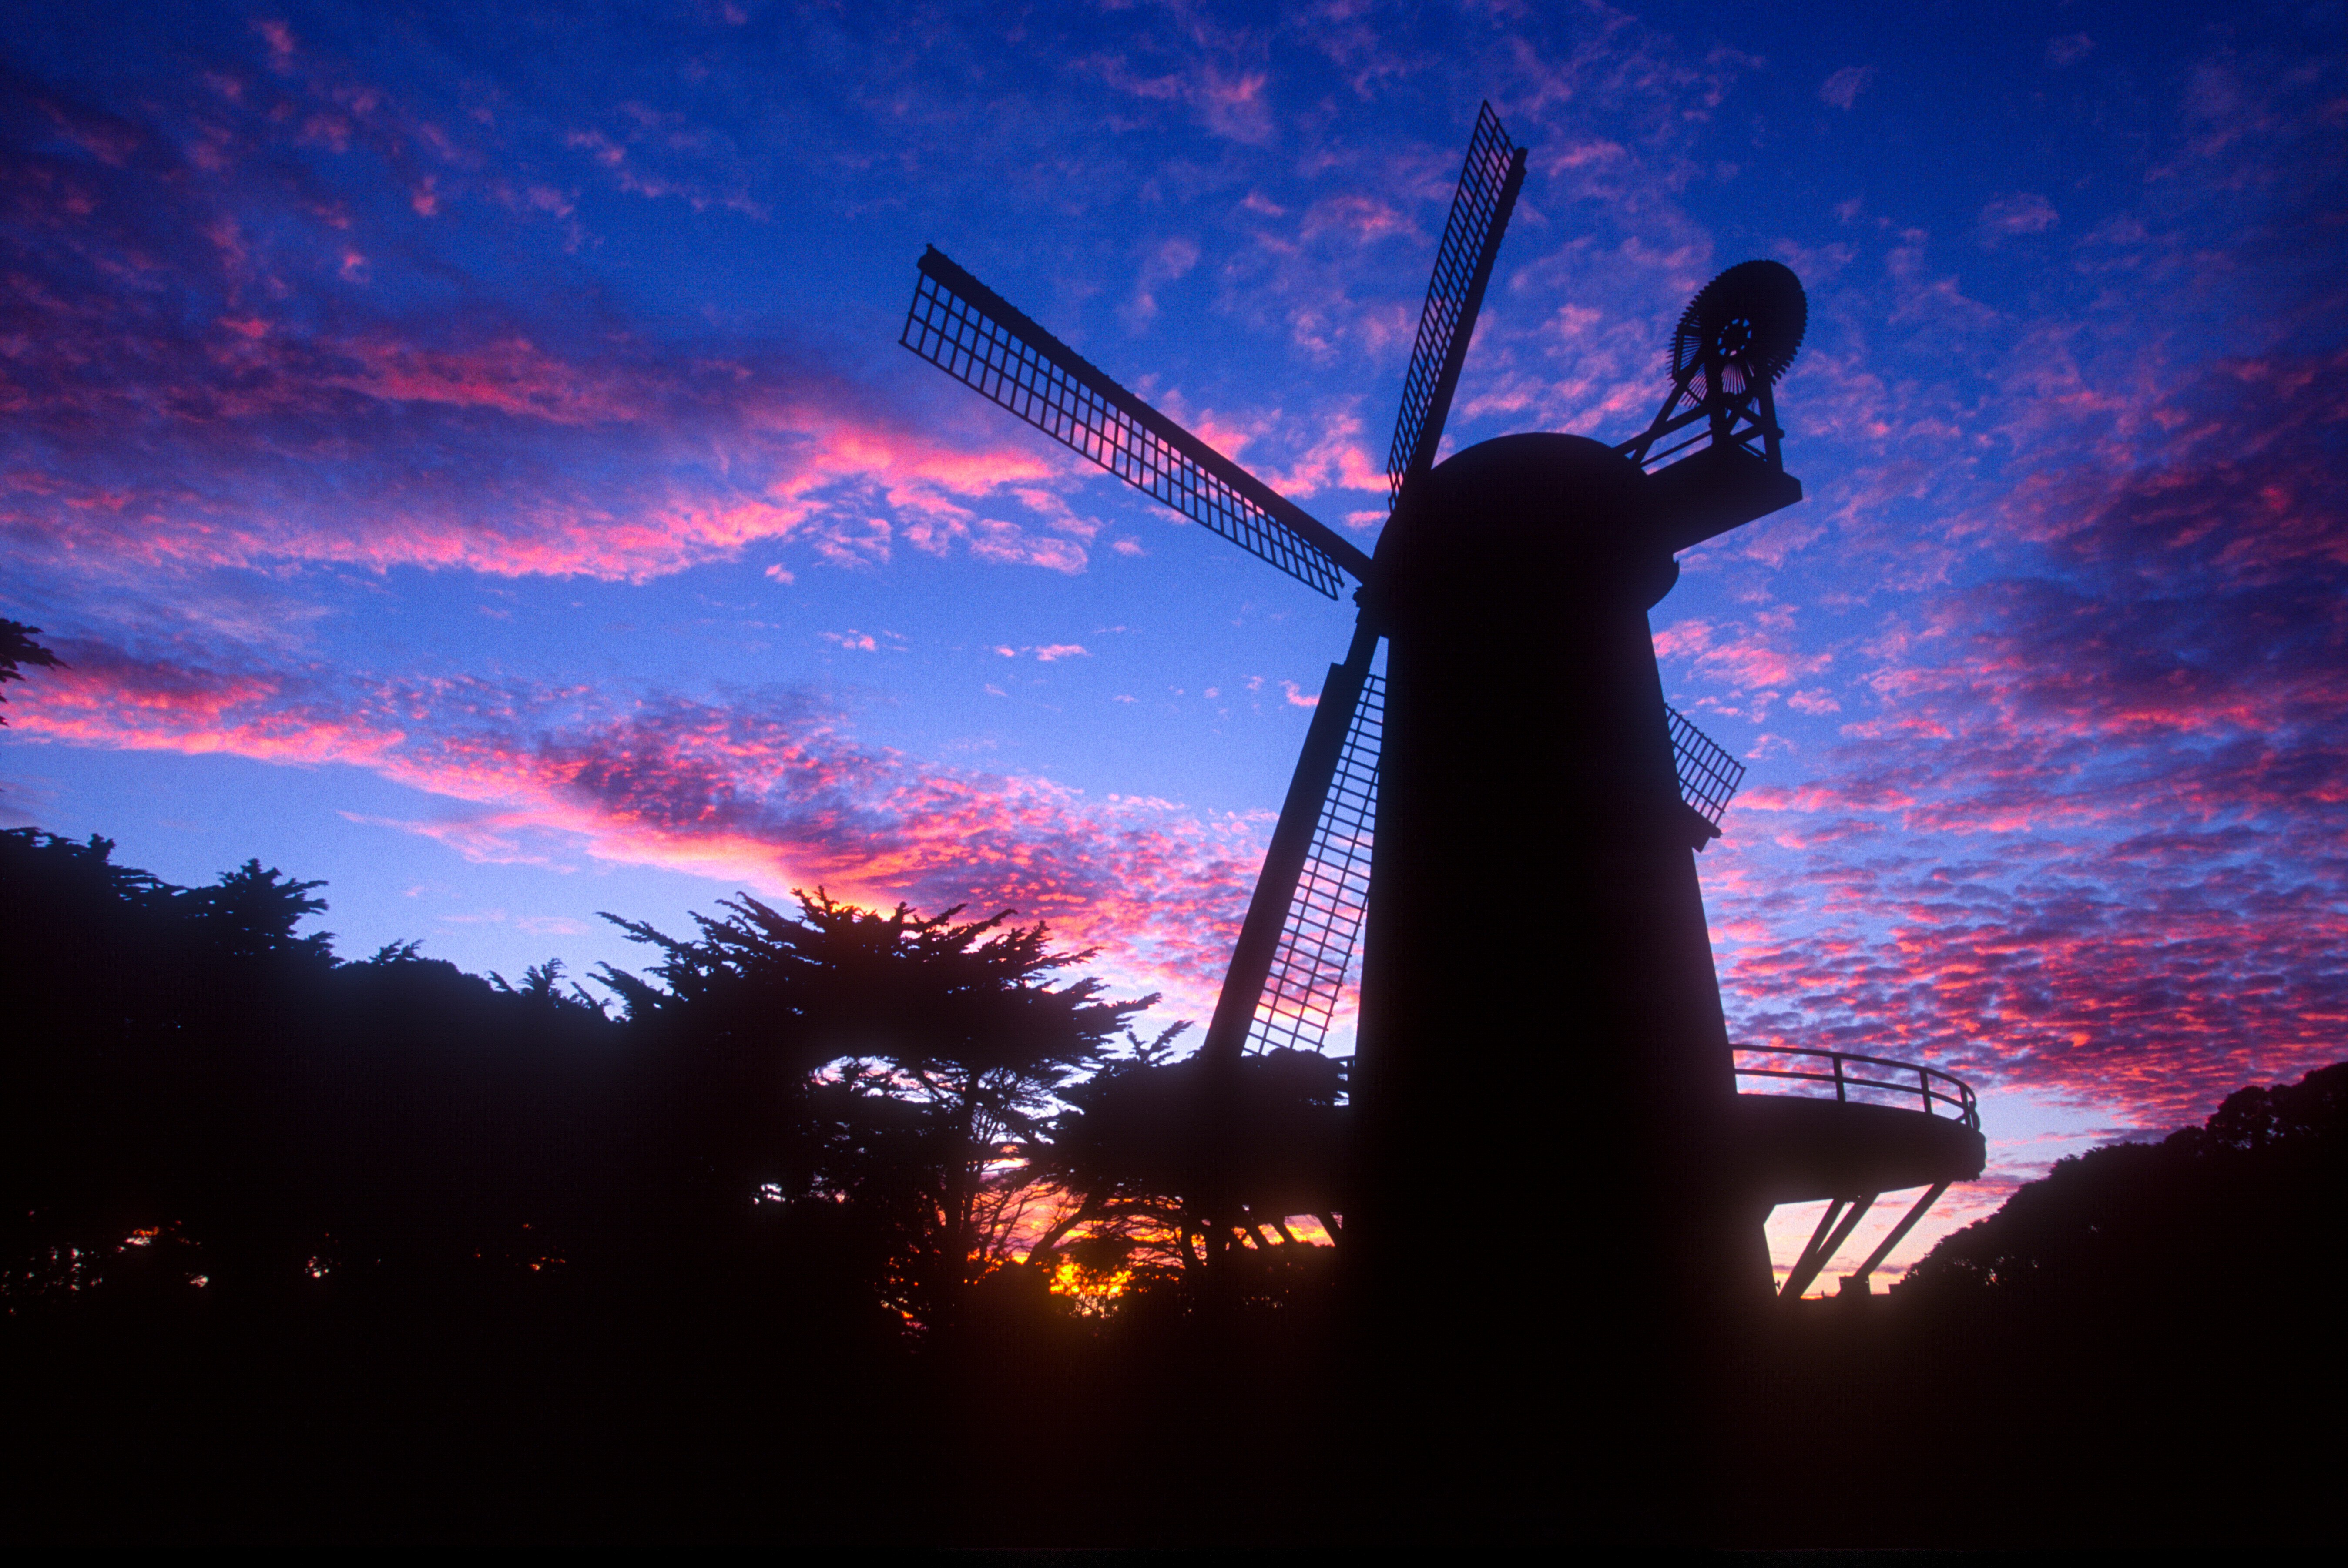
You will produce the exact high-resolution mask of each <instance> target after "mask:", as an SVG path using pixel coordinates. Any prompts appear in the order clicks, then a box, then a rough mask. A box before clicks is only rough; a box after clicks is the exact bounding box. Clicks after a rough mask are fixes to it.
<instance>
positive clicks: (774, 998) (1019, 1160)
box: [602, 888, 1157, 1321]
mask: <svg viewBox="0 0 2348 1568" xmlns="http://www.w3.org/2000/svg"><path fill="white" fill-rule="evenodd" d="M798 901H799V912H798V915H797V916H796V917H794V916H791V915H787V914H784V913H783V912H781V911H779V910H777V909H775V908H773V907H769V906H767V905H766V904H763V903H761V902H759V901H758V900H757V899H755V898H752V897H747V895H746V896H744V897H741V898H739V899H736V900H733V901H730V902H728V903H726V905H724V906H723V908H724V910H725V911H726V913H725V914H723V915H722V916H716V917H713V916H701V915H696V916H695V923H696V925H697V926H698V927H699V935H698V936H697V937H696V938H690V939H688V938H674V937H670V936H667V935H665V934H664V933H662V932H660V931H658V930H655V929H654V927H651V926H649V925H647V924H645V923H644V922H642V921H633V920H625V919H622V918H620V917H616V916H610V915H607V916H606V917H605V918H607V919H610V920H612V921H613V923H614V924H615V925H617V926H619V927H621V928H622V929H623V930H624V931H626V932H627V933H628V935H629V936H630V937H631V938H633V940H636V941H639V942H643V943H645V944H647V945H650V946H652V947H654V948H657V949H659V951H660V952H661V954H662V955H663V957H662V958H661V961H660V962H659V963H657V964H655V965H654V966H653V967H652V968H651V970H650V973H651V974H652V975H653V976H654V978H655V979H657V981H658V984H657V985H655V984H654V983H651V982H648V981H645V980H642V979H636V978H634V977H633V976H630V975H627V974H624V973H622V972H620V971H617V970H614V969H612V968H609V967H608V966H606V967H605V968H604V969H603V971H602V980H603V983H604V984H606V985H608V986H610V987H611V988H612V989H613V990H615V991H617V992H618V993H619V994H620V997H621V999H622V1000H623V1004H624V1005H625V1007H626V1008H627V1010H628V1016H629V1018H630V1020H631V1021H632V1022H634V1023H636V1024H639V1025H642V1026H644V1027H646V1028H647V1030H649V1031H650V1033H651V1034H652V1035H653V1036H654V1039H655V1040H657V1041H658V1044H657V1045H656V1046H655V1049H656V1050H659V1051H661V1052H663V1053H664V1054H665V1055H666V1056H667V1057H668V1058H669V1059H670V1061H672V1062H673V1063H675V1072H674V1074H673V1077H672V1084H673V1090H672V1093H671V1095H670V1096H669V1102H670V1105H671V1108H672V1125H675V1126H679V1127H684V1128H689V1129H690V1130H691V1134H692V1136H693V1138H694V1140H695V1143H697V1148H695V1149H693V1150H686V1149H683V1148H679V1149H678V1150H677V1151H676V1152H677V1153H684V1154H686V1155H687V1157H688V1159H689V1161H690V1163H693V1164H694V1165H695V1166H696V1167H697V1168H698V1169H699V1170H700V1171H701V1172H702V1173H705V1174H706V1176H707V1177H708V1178H709V1185H710V1188H711V1191H712V1193H713V1194H714V1195H715V1197H716V1201H717V1202H718V1203H720V1204H731V1203H740V1202H743V1201H746V1200H747V1198H748V1197H749V1195H750V1194H754V1193H757V1192H761V1191H765V1190H767V1189H772V1190H773V1191H774V1192H775V1193H776V1194H777V1195H778V1196H787V1197H790V1198H795V1199H796V1198H813V1199H816V1200H819V1201H848V1202H852V1203H854V1204H857V1205H858V1206H859V1208H860V1210H861V1212H862V1213H863V1214H865V1215H867V1216H868V1217H870V1219H872V1220H873V1221H874V1222H875V1223H876V1224H878V1225H880V1226H881V1227H882V1229H883V1231H884V1232H885V1234H886V1235H887V1237H888V1242H887V1245H886V1248H885V1251H886V1254H887V1275H888V1288H889V1290H890V1293H891V1296H893V1297H895V1298H896V1299H897V1300H898V1301H899V1303H900V1305H901V1307H902V1308H903V1309H904V1310H906V1311H907V1312H908V1313H910V1314H911V1315H912V1316H914V1317H917V1318H919V1319H921V1320H923V1321H943V1320H946V1319H950V1318H952V1317H953V1316H954V1315H955V1313H956V1312H957V1310H958V1308H959V1307H960V1304H961V1302H962V1300H963V1296H964V1295H965V1294H966V1291H967V1288H968V1286H969V1285H970V1284H971V1282H972V1280H973V1276H975V1275H976V1274H978V1273H983V1272H985V1271H986V1269H987V1268H988V1267H989V1266H991V1264H992V1261H994V1260H991V1259H990V1258H989V1257H988V1256H987V1253H988V1252H989V1250H990V1245H993V1246H994V1248H995V1249H996V1250H999V1246H1000V1244H1001V1242H1002V1239H1003V1238H1002V1221H1003V1220H1004V1218H1005V1216H1006V1215H1007V1214H1008V1213H1009V1212H1011V1209H1012V1206H1013V1205H1011V1204H1008V1203H1006V1202H1005V1199H1006V1196H1007V1195H1008V1194H1012V1193H1014V1192H1015V1191H1016V1190H1017V1189H1019V1188H1020V1187H1022V1186H1024V1185H1025V1184H1027V1183H1028V1182H1030V1181H1032V1180H1033V1179H1034V1178H1033V1168H1034V1164H1035V1154H1036V1152H1037V1150H1038V1149H1039V1148H1040V1147H1041V1146H1042V1145H1043V1143H1045V1141H1046V1139H1047V1137H1048V1131H1049V1128H1048V1123H1049V1120H1050V1118H1051V1116H1052V1114H1053V1113H1054V1112H1056V1110H1057V1108H1058V1107H1057V1103H1056V1100H1055V1098H1054V1095H1055V1092H1056V1091H1057V1090H1058V1089H1060V1088H1061V1087H1062V1086H1063V1085H1065V1084H1066V1083H1067V1082H1068V1081H1070V1080H1071V1079H1072V1078H1073V1077H1075V1076H1076V1075H1077V1074H1079V1073H1081V1072H1082V1071H1085V1070H1086V1069H1087V1068H1089V1067H1091V1066H1093V1065H1095V1064H1097V1062H1098V1061H1099V1060H1100V1058H1101V1056H1102V1053H1103V1051H1104V1050H1105V1048H1106V1045H1107V1041H1108V1040H1110V1038H1111V1037H1112V1036H1113V1035H1115V1034H1116V1032H1117V1030H1120V1029H1122V1028H1124V1026H1125V1025H1126V1023H1127V1021H1128V1020H1130V1019H1131V1018H1132V1017H1133V1015H1134V1014H1135V1013H1137V1012H1139V1011H1141V1010H1143V1009H1146V1008H1148V1007H1149V1006H1151V1005H1152V1004H1153V1003H1155V1002H1156V1000H1157V998H1156V997H1155V996H1150V997H1144V998H1139V999H1134V1000H1129V1001H1112V1000H1105V999H1102V998H1101V994H1100V993H1101V989H1102V988H1101V985H1100V982H1099V981H1097V980H1095V979H1078V980H1075V981H1073V982H1070V983H1067V984H1065V985H1058V986H1055V985H1053V984H1051V983H1049V982H1050V981H1051V979H1052V978H1053V977H1054V976H1056V975H1057V974H1059V973H1060V972H1062V971H1064V970H1066V969H1068V968H1072V967H1074V966H1076V965H1078V964H1081V963H1084V962H1086V961H1088V960H1089V959H1090V958H1092V957H1093V956H1094V955H1093V952H1092V951H1091V950H1090V949H1087V950H1085V951H1082V952H1067V951H1055V950H1054V949H1053V948H1051V947H1050V945H1049V932H1048V930H1047V929H1046V927H1045V926H1044V925H1042V924H1041V923H1038V924H1036V925H1035V926H1030V927H1018V926H1011V925H1008V924H1006V922H1008V921H1009V920H1010V918H1011V912H1010V911H1007V910H1006V911H1004V912H1001V913H998V914H996V915H994V916H992V917H988V918H986V919H983V920H970V921H963V920H959V919H958V918H957V917H959V916H960V915H961V914H962V912H963V907H964V906H960V905H957V906H955V907H953V908H950V909H947V910H945V911H944V912H942V913H941V914H938V915H934V916H926V917H925V916H922V915H918V914H916V913H914V912H913V911H912V910H911V908H910V907H907V906H905V905H902V904H900V905H898V906H897V907H895V908H894V909H893V910H891V911H889V912H886V913H883V912H881V911H879V910H872V909H863V908H859V907H856V906H853V905H849V904H843V903H840V902H838V901H836V900H834V899H833V898H831V897H829V895H828V894H827V893H825V892H824V891H823V890H822V889H820V888H819V889H817V890H816V891H815V892H814V893H812V894H809V893H804V892H803V893H800V894H798Z"/></svg>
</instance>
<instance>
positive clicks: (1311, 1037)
mask: <svg viewBox="0 0 2348 1568" xmlns="http://www.w3.org/2000/svg"><path fill="white" fill-rule="evenodd" d="M1385 686H1386V683H1385V682H1384V681H1383V680H1381V679H1379V678H1378V677H1377V676H1375V675H1372V676H1370V677H1369V678H1368V679H1366V680H1365V681H1364V682H1362V692H1361V696H1360V697H1359V698H1358V699H1357V700H1356V701H1355V702H1354V712H1353V717H1352V719H1351V721H1350V723H1348V724H1347V725H1346V729H1345V746H1344V751H1343V752H1341V753H1339V754H1338V758H1337V768H1336V772H1335V774H1334V775H1333V776H1332V777H1331V779H1330V781H1329V791H1328V794H1327V795H1326V796H1325V797H1324V798H1323V802H1322V805H1321V820H1320V822H1319V824H1318V825H1316V826H1315V827H1314V828H1313V847H1312V849H1311V850H1310V851H1309V852H1308V853H1307V854H1306V855H1305V856H1304V866H1303V871H1302V872H1301V874H1300V875H1299V876H1298V877H1297V880H1296V891H1295V893H1294V895H1293V896H1292V897H1291V899H1290V901H1289V905H1288V917H1287V919H1286V920H1284V921H1282V923H1281V927H1280V946H1279V948H1278V949H1277V950H1276V951H1275V952H1274V953H1273V955H1272V972H1271V974H1269V975H1268V976H1266V977H1265V979H1264V985H1263V992H1262V996H1260V997H1259V998H1258V999H1257V1000H1256V1006H1255V1015H1254V1017H1253V1018H1252V1019H1251V1020H1249V1024H1248V1043H1247V1049H1248V1050H1251V1051H1256V1050H1279V1049H1282V1048H1286V1049H1288V1050H1320V1049H1321V1048H1322V1046H1323V1044H1325V1043H1326V1042H1327V1040H1328V1039H1329V1026H1330V1024H1331V1022H1332V1021H1334V1019H1335V1017H1336V1012H1337V1003H1338V1000H1339V999H1340V998H1341V997H1343V995H1344V989H1345V982H1346V980H1347V979H1348V978H1350V976H1351V974H1352V971H1353V963H1354V948H1355V946H1356V945H1358V944H1359V942H1360V940H1361V935H1362V921H1363V919H1364V918H1365V917H1366V916H1367V914H1368V913H1369V906H1370V843H1371V838H1372V835H1373V834H1374V832H1375V828H1376V825H1377V818H1378V743H1379V741H1380V739H1381V738H1382V734H1383V732H1384V729H1385V711H1386V699H1385Z"/></svg>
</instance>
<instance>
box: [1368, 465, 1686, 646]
mask: <svg viewBox="0 0 2348 1568" xmlns="http://www.w3.org/2000/svg"><path fill="white" fill-rule="evenodd" d="M1653 521H1654V499H1653V495H1652V493H1651V491H1650V488H1649V486H1648V481H1647V477H1646V476H1645V475H1644V474H1643V473H1642V472H1641V471H1640V469H1639V467H1638V466H1637V465H1636V464H1634V463H1632V462H1631V460H1630V459H1629V458H1627V457H1624V456H1622V454H1621V453H1619V452H1616V451H1615V450H1614V449H1613V448H1612V447H1611V446H1605V445H1603V444H1602V443H1601V442H1597V441H1592V440H1591V439H1590V438H1589V437H1587V436H1566V435H1560V434H1557V433H1554V432H1548V431H1535V432H1528V433H1525V434H1521V435H1516V436H1498V437H1496V438H1495V439H1493V440H1490V441H1481V442H1478V443H1477V444H1476V445H1475V446H1470V447H1468V449H1467V450H1465V451H1463V452H1457V453H1455V454H1453V455H1452V456H1449V457H1447V458H1446V459H1445V460H1444V461H1442V462H1441V463H1438V464H1437V465H1436V466H1435V467H1434V468H1433V469H1431V470H1430V471H1429V472H1428V473H1427V475H1426V482H1425V485H1424V487H1423V488H1422V490H1421V492H1420V493H1419V494H1418V495H1417V496H1416V497H1414V499H1413V502H1412V504H1411V505H1410V506H1409V507H1408V508H1407V510H1406V513H1404V514H1399V515H1397V516H1396V518H1395V520H1394V522H1392V523H1391V524H1389V525H1388V528H1390V529H1400V530H1404V531H1403V532H1401V533H1400V534H1398V535H1397V536H1396V537H1395V538H1391V539H1382V540H1380V541H1379V548H1378V580H1379V593H1378V598H1379V600H1380V601H1381V609H1382V610H1383V611H1384V612H1385V614H1387V615H1389V616H1392V617H1393V618H1395V620H1397V621H1398V622H1401V623H1407V622H1409V621H1412V620H1416V616H1417V614H1418V613H1419V612H1420V611H1422V610H1426V611H1432V612H1435V613H1437V614H1440V613H1443V612H1441V611H1437V610H1436V609H1435V607H1436V606H1437V604H1438V603H1443V602H1447V601H1450V600H1454V599H1455V598H1457V596H1460V595H1467V596H1470V597H1473V598H1475V599H1478V600H1491V601H1493V602H1495V603H1498V602H1500V601H1504V600H1517V599H1519V598H1524V599H1528V600H1540V601H1545V602H1555V601H1556V600H1559V599H1560V597H1562V598H1569V599H1576V600H1584V601H1592V600H1623V601H1625V602H1627V601H1628V600H1629V599H1630V598H1631V597H1632V596H1633V595H1638V596H1642V597H1640V598H1639V601H1638V608H1641V609H1643V608H1644V607H1645V606H1646V605H1648V604H1651V603H1653V600H1654V598H1656V597H1659V596H1660V595H1661V594H1662V592H1663V590H1664V589H1667V588H1668V587H1669V586H1670V581H1669V579H1670V574H1671V571H1672V560H1671V554H1670V552H1669V550H1667V549H1665V548H1662V546H1661V545H1660V544H1659V543H1658V542H1657V537H1656V534H1655V530H1654V528H1653Z"/></svg>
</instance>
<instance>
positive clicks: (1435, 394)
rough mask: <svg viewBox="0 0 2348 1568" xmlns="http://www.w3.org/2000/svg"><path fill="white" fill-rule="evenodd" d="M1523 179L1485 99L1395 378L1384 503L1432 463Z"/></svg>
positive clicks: (1520, 156)
mask: <svg viewBox="0 0 2348 1568" xmlns="http://www.w3.org/2000/svg"><path fill="white" fill-rule="evenodd" d="M1524 183H1525V149H1522V148H1520V147H1518V146H1516V145H1515V144H1514V143H1512V142H1510V141H1509V133H1508V132H1507V131H1505V130H1503V129H1501V128H1500V117H1499V116H1498V115H1496V114H1494V113H1493V112H1492V106H1491V105H1490V104H1486V105H1485V106H1484V108H1483V112H1482V113H1481V114H1479V115H1478V116H1477V117H1476V134H1475V136H1474V137H1473V138H1470V139H1469V140H1468V162H1467V166H1466V167H1465V168H1463V169H1460V171H1459V189H1458V190H1457V192H1456V193H1454V194H1453V196H1452V198H1451V217H1450V219H1449V220H1448V221H1447V222H1446V223H1445V224H1444V225H1443V245H1442V248H1441V249H1440V250H1438V251H1436V254H1435V276H1434V278H1433V279H1432V280H1431V281H1430V282H1428V283H1427V285H1426V308H1425V309H1424V310H1422V311H1421V312H1420V313H1419V316H1418V343H1417V345H1416V347H1415V348H1413V349H1412V350H1411V355H1410V374H1408V375H1407V376H1406V377H1404V379H1403V384H1402V413H1401V415H1399V416H1398V417H1397V418H1396V419H1395V434H1394V445H1393V446H1391V447H1389V448H1388V449H1387V452H1386V482H1387V485H1388V487H1389V495H1388V497H1387V504H1388V505H1389V506H1391V505H1393V504H1394V503H1395V502H1396V501H1399V500H1400V499H1401V498H1402V491H1403V485H1404V483H1405V482H1406V481H1407V480H1408V479H1409V478H1410V477H1411V476H1412V475H1414V474H1421V473H1425V472H1426V470H1427V469H1428V468H1431V467H1433V466H1435V452H1436V448H1437V446H1441V445H1442V442H1443V425H1444V421H1445V420H1447V419H1448V418H1449V417H1450V415H1451V394H1452V391H1453V389H1454V388H1456V387H1457V385H1458V384H1459V367H1460V365H1461V364H1463V363H1465V362H1466V360H1467V358H1468V343H1469V342H1470V340H1472V339H1473V338H1474V337H1475V335H1476V315H1477V313H1478V311H1480V310H1481V309H1482V308H1483V304H1484V287H1485V285H1486V284H1487V283H1488V282H1491V281H1492V263H1493V261H1495V260H1496V259H1497V258H1498V256H1499V253H1500V240H1501V237H1502V236H1503V235H1505V234H1506V233H1507V232H1508V230H1509V213H1511V212H1513V211H1515V210H1516V206H1517V192H1518V191H1519V190H1522V189H1523V188H1524Z"/></svg>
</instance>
